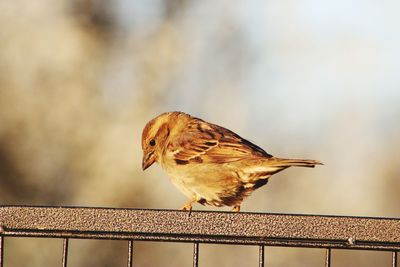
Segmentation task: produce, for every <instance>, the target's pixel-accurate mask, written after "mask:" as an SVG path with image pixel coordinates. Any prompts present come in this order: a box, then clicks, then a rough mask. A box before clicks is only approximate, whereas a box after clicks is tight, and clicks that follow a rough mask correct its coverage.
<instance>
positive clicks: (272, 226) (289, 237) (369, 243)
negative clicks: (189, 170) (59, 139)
mask: <svg viewBox="0 0 400 267" xmlns="http://www.w3.org/2000/svg"><path fill="white" fill-rule="evenodd" d="M0 236H25V237H55V238H60V237H65V238H101V239H126V240H148V241H170V242H171V241H172V242H200V243H220V244H242V245H266V246H290V247H320V248H344V249H373V250H390V251H397V250H400V219H394V218H371V217H349V216H319V215H289V214H271V213H246V212H240V213H232V212H214V211H192V212H191V213H189V212H182V211H175V210H149V209H115V208H86V207H38V206H0Z"/></svg>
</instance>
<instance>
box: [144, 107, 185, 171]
mask: <svg viewBox="0 0 400 267" xmlns="http://www.w3.org/2000/svg"><path fill="white" fill-rule="evenodd" d="M180 114H184V113H181V112H167V113H163V114H161V115H159V116H158V117H156V118H154V119H152V120H151V121H149V122H148V123H147V124H146V126H145V127H144V129H143V133H142V150H143V159H142V169H143V170H146V169H147V168H148V167H150V166H151V165H152V164H153V163H154V162H156V161H158V160H159V159H160V156H161V154H162V152H163V149H164V146H165V143H166V140H167V138H168V137H169V135H170V131H171V128H172V127H173V126H174V125H175V123H176V122H177V119H178V116H179V115H180Z"/></svg>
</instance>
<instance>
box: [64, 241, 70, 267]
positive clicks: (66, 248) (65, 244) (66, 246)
mask: <svg viewBox="0 0 400 267" xmlns="http://www.w3.org/2000/svg"><path fill="white" fill-rule="evenodd" d="M68 243H69V239H68V238H64V241H63V257H62V266H63V267H67V264H68Z"/></svg>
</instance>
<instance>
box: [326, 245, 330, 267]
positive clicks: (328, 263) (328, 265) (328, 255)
mask: <svg viewBox="0 0 400 267" xmlns="http://www.w3.org/2000/svg"><path fill="white" fill-rule="evenodd" d="M325 267H331V249H330V248H327V249H326V254H325Z"/></svg>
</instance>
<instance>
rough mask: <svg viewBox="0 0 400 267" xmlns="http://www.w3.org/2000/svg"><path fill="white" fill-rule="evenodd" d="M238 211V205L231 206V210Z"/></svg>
mask: <svg viewBox="0 0 400 267" xmlns="http://www.w3.org/2000/svg"><path fill="white" fill-rule="evenodd" d="M239 211H240V205H235V206H233V208H232V212H239Z"/></svg>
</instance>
